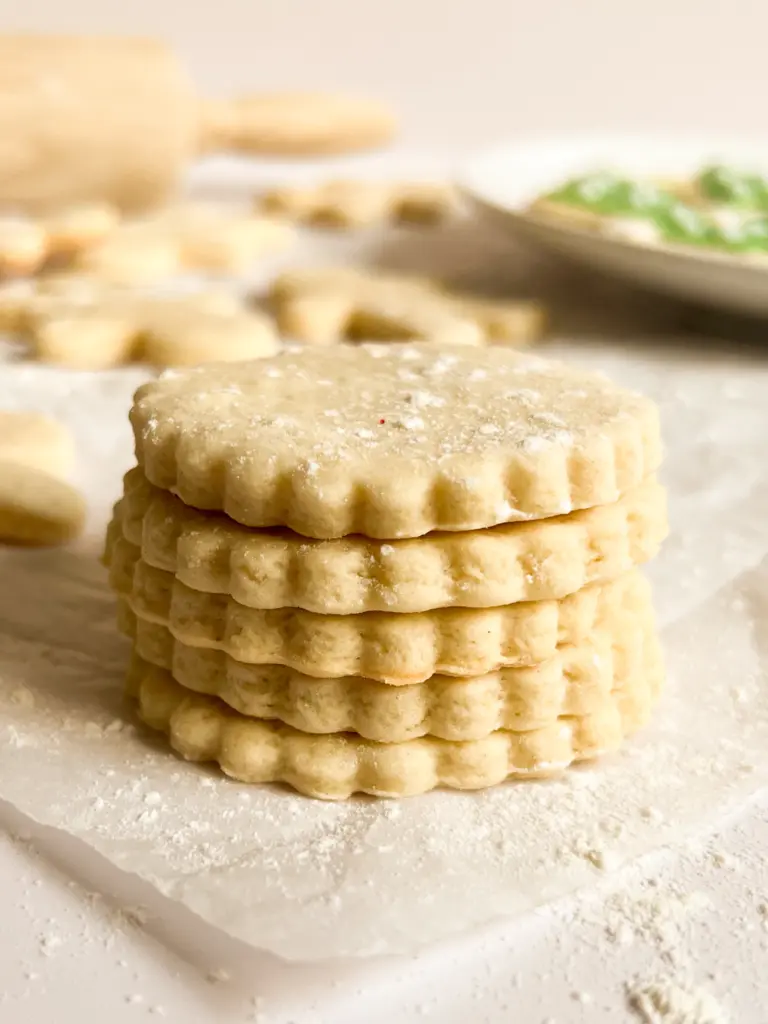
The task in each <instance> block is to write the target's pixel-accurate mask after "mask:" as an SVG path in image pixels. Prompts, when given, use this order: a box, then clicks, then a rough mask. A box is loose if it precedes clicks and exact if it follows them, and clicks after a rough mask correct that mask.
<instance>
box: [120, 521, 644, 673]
mask: <svg viewBox="0 0 768 1024" xmlns="http://www.w3.org/2000/svg"><path fill="white" fill-rule="evenodd" d="M136 555H137V549H136V548H133V547H132V546H131V545H129V544H128V543H127V542H126V541H120V540H118V541H117V542H116V543H115V544H114V546H113V548H112V552H111V556H110V584H111V586H112V588H113V589H114V590H115V591H116V592H117V593H118V595H119V596H120V597H121V599H122V600H123V601H124V602H125V604H126V605H127V606H128V607H129V608H130V610H131V611H132V613H133V614H134V615H135V616H137V617H138V618H139V619H142V620H144V621H146V622H154V623H157V624H159V625H161V626H165V627H166V628H167V629H168V630H169V631H170V632H171V633H172V634H173V636H175V637H176V639H177V640H180V641H181V642H182V643H185V644H188V645H189V646H191V647H204V648H208V649H210V650H220V651H224V652H225V653H226V654H229V655H230V656H231V657H233V658H234V659H235V660H237V661H241V662H245V663H247V664H255V665H285V666H288V667H290V668H292V669H295V670H296V671H298V672H303V673H305V674H306V675H311V676H314V677H315V678H321V679H322V678H338V677H340V676H363V677H365V678H366V679H376V680H379V681H380V682H386V683H389V684H390V685H393V686H398V685H404V684H407V683H419V682H423V681H424V680H425V679H429V678H430V676H433V675H436V674H443V675H456V676H467V675H481V674H482V673H484V672H490V671H494V670H495V669H497V668H501V667H518V666H524V665H536V664H538V663H539V662H542V661H546V660H547V659H548V658H550V657H552V656H553V655H554V653H555V650H556V649H557V647H558V645H559V644H562V643H578V642H579V641H580V640H581V639H582V638H584V637H585V636H587V635H588V633H589V631H590V630H591V629H593V628H594V627H595V626H596V625H598V624H599V625H602V624H605V625H611V624H612V623H613V622H615V621H616V620H617V619H620V618H621V617H622V616H624V615H625V614H627V613H628V612H629V613H631V614H637V615H641V616H644V618H645V619H648V618H649V617H650V616H651V614H652V604H651V595H650V587H649V585H648V583H647V581H646V580H645V578H644V577H643V576H642V575H641V574H640V573H639V572H638V571H637V570H634V571H633V572H632V573H629V574H626V575H625V576H623V577H620V578H619V579H618V580H616V581H614V582H612V583H606V584H594V585H592V586H591V587H587V588H585V589H584V590H580V591H577V592H576V593H575V594H571V595H570V596H569V597H567V598H564V599H563V600H562V601H531V602H521V603H519V604H512V605H505V606H503V607H501V608H489V609H470V608H442V609H436V610H434V611H431V612H420V613H416V614H413V615H398V614H397V613H392V612H363V613H362V614H361V615H318V614H316V613H315V612H306V611H303V610H302V609H296V608H280V609H274V610H271V611H261V610H259V609H256V608H246V607H245V606H244V605H240V604H238V603H237V602H236V601H234V600H233V599H232V598H230V597H228V596H226V595H220V594H203V593H201V592H200V591H197V590H191V589H190V588H189V587H187V586H185V585H184V584H183V583H181V582H179V580H177V579H176V578H175V577H174V576H172V575H171V574H170V573H166V572H163V570H161V569H154V568H153V567H152V566H148V565H146V564H145V563H143V562H142V561H141V559H139V558H137V557H136Z"/></svg>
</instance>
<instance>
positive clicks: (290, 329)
mask: <svg viewBox="0 0 768 1024" xmlns="http://www.w3.org/2000/svg"><path fill="white" fill-rule="evenodd" d="M268 301H269V302H270V305H271V307H272V308H273V310H274V312H275V316H276V318H277V321H278V324H279V325H280V329H281V331H282V333H283V334H285V335H287V336H290V337H294V338H296V339H298V340H299V341H303V342H305V343H307V344H313V345H330V344H334V343H336V342H338V341H340V340H347V341H360V340H363V341H374V340H383V341H403V340H408V339H413V340H422V341H425V340H426V341H432V342H441V343H443V344H467V345H481V344H485V343H487V342H492V343H496V342H498V343H500V344H509V345H513V346H521V345H524V344H527V343H529V342H532V341H537V340H538V339H539V338H540V337H541V336H542V334H543V332H544V325H545V317H544V311H543V309H542V307H541V306H540V305H539V304H538V303H535V302H525V301H520V300H518V301H511V302H500V301H493V300H483V299H478V298H475V297H472V296H462V295H457V294H453V293H451V292H450V291H448V290H447V289H446V288H445V287H444V286H443V285H441V284H440V283H439V282H437V281H434V280H431V279H429V278H424V277H417V276H409V275H404V274H383V273H379V272H372V271H366V270H360V269H355V268H352V267H324V268H319V269H316V268H315V269H309V270H298V271H296V270H293V271H288V272H286V273H285V274H283V275H281V276H280V277H278V278H277V280H276V281H275V282H274V284H273V285H272V288H271V290H270V293H269V296H268Z"/></svg>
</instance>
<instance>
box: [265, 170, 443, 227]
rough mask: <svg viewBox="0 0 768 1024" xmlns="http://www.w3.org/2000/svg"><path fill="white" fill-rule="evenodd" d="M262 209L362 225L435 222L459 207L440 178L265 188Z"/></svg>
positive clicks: (328, 223)
mask: <svg viewBox="0 0 768 1024" xmlns="http://www.w3.org/2000/svg"><path fill="white" fill-rule="evenodd" d="M257 206H258V208H259V209H261V210H263V211H264V212H266V213H272V214H275V215H277V216H280V217H285V218H287V219H288V220H291V221H294V222H297V223H301V224H308V225H310V226H312V227H323V228H346V229H352V228H362V227H368V226H370V225H372V224H378V223H382V222H387V221H388V222H393V223H403V224H437V223H439V222H440V221H443V220H446V219H448V218H449V217H452V216H454V215H455V214H456V213H457V211H458V206H459V204H458V195H457V193H456V190H455V189H454V188H453V187H452V186H451V185H448V184H445V183H442V182H431V181H423V182H397V181H389V182H387V181H364V180H347V181H343V180H340V181H327V182H323V183H321V184H316V185H309V186H300V185H293V186H291V185H284V186H282V187H279V188H273V189H269V190H268V191H266V192H265V193H264V194H263V195H261V196H260V197H259V198H258V200H257Z"/></svg>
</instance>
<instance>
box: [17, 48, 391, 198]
mask: <svg viewBox="0 0 768 1024" xmlns="http://www.w3.org/2000/svg"><path fill="white" fill-rule="evenodd" d="M393 132H394V119H393V117H392V115H391V113H390V112H389V111H388V110H387V109H386V108H384V107H382V106H381V105H380V104H378V103H375V102H373V101H369V100H365V99H356V98H353V97H343V96H333V95H323V94H276V95H270V94H264V95H255V96H250V97H248V96H245V97H241V98H237V99H234V100H231V101H221V102H216V101H207V102H206V101H203V100H201V99H200V98H199V97H198V96H197V95H196V94H195V90H194V87H193V85H192V82H191V80H190V79H189V77H188V76H187V74H186V72H185V70H184V68H183V67H182V65H181V63H180V61H179V60H178V58H177V57H176V56H175V55H174V54H173V52H172V51H171V50H170V49H169V48H168V47H167V46H165V45H164V44H163V43H161V42H158V41H155V40H149V39H121V38H97V37H82V38H78V37H63V36H36V35H16V36H11V35H6V36H0V208H13V209H14V210H18V211H23V212H29V213H40V212H45V211H47V210H50V209H54V208H56V207H60V206H63V205H66V204H70V203H76V202H80V201H85V200H107V201H109V202H112V203H115V204H116V205H118V206H120V207H121V208H123V209H131V210H135V209H138V208H142V207H148V206H152V205H155V204H157V203H160V202H162V201H163V200H164V199H166V198H167V196H168V195H169V194H170V193H171V192H172V191H173V190H174V189H175V188H176V186H177V185H178V183H179V181H180V179H181V176H182V174H183V172H184V170H185V169H186V167H187V165H188V163H189V161H190V160H191V159H193V158H194V157H195V156H196V155H197V154H199V153H202V152H212V151H217V150H219V151H222V150H230V151H239V152H244V153H264V154H274V155H280V154H283V155H285V154H290V155H302V156H311V155H314V154H319V153H323V154H325V153H334V152H335V153H340V152H347V151H352V150H357V149H367V148H371V147H374V146H377V145H380V144H382V143H384V142H386V141H387V140H388V139H389V138H391V136H392V134H393Z"/></svg>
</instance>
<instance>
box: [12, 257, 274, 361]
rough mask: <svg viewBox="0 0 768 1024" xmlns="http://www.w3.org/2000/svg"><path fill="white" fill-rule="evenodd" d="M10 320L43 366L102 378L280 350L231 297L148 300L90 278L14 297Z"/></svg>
mask: <svg viewBox="0 0 768 1024" xmlns="http://www.w3.org/2000/svg"><path fill="white" fill-rule="evenodd" d="M3 319H5V320H6V322H8V323H9V324H10V325H12V327H13V329H15V331H16V332H17V333H18V334H20V336H21V337H22V339H23V340H25V341H27V342H28V343H29V345H30V347H31V349H32V353H33V355H34V356H35V357H36V358H37V359H39V360H41V361H44V362H51V363H61V364H62V365H65V366H73V367H77V368H80V369H88V370H97V369H103V368H106V367H110V366H117V365H120V364H121V363H125V362H132V361H133V362H135V361H139V362H147V363H152V364H153V365H155V366H161V367H165V366H184V365H187V366H189V365H193V366H194V365H196V364H199V363H206V362H210V361H211V360H216V361H218V362H221V361H224V360H239V359H258V358H262V357H264V356H268V355H274V354H275V352H277V351H278V350H279V347H280V346H279V343H278V339H277V333H276V331H275V329H274V327H273V325H272V323H271V322H270V320H269V318H268V317H267V316H266V315H264V314H262V313H258V312H255V311H253V310H249V309H247V308H246V307H245V306H244V304H243V303H242V302H241V301H240V300H239V299H238V298H236V297H235V296H234V295H231V294H229V293H227V292H225V291H216V290H213V289H209V290H207V291H198V292H190V293H184V294H180V295H142V294H140V293H137V292H134V291H133V290H132V289H129V288H124V287H120V286H118V285H109V284H106V283H105V282H103V281H101V280H100V279H99V278H96V277H92V276H89V275H84V274H59V275H52V276H51V277H50V278H43V279H41V281H40V283H39V284H38V286H37V287H36V288H35V289H34V290H33V291H31V292H28V293H27V294H26V295H25V296H23V297H22V296H20V295H14V294H13V293H11V294H9V295H8V296H7V298H6V307H5V315H3V303H2V295H0V321H2V320H3Z"/></svg>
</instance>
